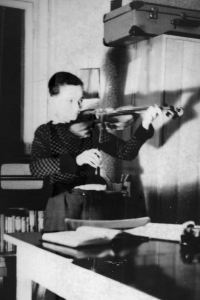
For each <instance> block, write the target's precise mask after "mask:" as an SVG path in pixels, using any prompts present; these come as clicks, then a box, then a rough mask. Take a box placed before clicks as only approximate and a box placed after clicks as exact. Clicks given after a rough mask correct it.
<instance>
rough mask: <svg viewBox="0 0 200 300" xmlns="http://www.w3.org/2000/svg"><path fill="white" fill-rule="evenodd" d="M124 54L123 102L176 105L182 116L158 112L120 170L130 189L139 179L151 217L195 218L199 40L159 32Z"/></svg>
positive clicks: (199, 202) (199, 166) (199, 189)
mask: <svg viewBox="0 0 200 300" xmlns="http://www.w3.org/2000/svg"><path fill="white" fill-rule="evenodd" d="M126 57H128V60H127V61H126V68H125V67H124V69H122V71H121V76H122V78H123V80H124V82H125V84H124V86H125V88H124V91H123V94H124V103H132V104H134V105H138V106H142V105H145V106H146V105H152V104H154V103H157V104H158V105H161V106H162V105H163V104H168V105H173V106H181V107H182V108H183V109H184V115H183V116H182V117H181V118H177V119H176V120H172V119H170V118H168V117H167V116H165V115H163V116H162V117H159V119H157V120H156V122H155V123H154V127H155V135H154V137H153V138H152V139H151V140H149V141H148V142H147V143H146V144H145V145H144V146H143V147H142V149H141V151H140V153H139V156H138V158H137V159H136V160H135V161H134V162H132V163H131V164H130V162H129V163H126V162H122V164H121V165H120V168H122V171H121V172H126V173H131V174H132V180H133V186H134V187H135V188H136V190H137V187H138V184H140V189H141V190H143V191H144V195H145V201H146V205H147V208H148V213H149V215H150V217H151V218H152V221H155V222H163V223H175V222H178V223H182V222H184V221H188V220H194V221H196V222H198V223H200V195H199V193H200V184H199V181H200V163H199V162H200V160H199V157H200V40H198V39H191V38H183V37H175V36H169V35H162V36H159V37H155V38H153V39H150V40H148V41H144V42H140V43H138V44H137V45H134V47H130V48H128V49H127V54H126ZM123 135H124V136H125V135H126V133H123ZM133 192H134V191H133Z"/></svg>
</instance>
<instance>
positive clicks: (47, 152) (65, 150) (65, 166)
mask: <svg viewBox="0 0 200 300" xmlns="http://www.w3.org/2000/svg"><path fill="white" fill-rule="evenodd" d="M69 126H70V123H68V124H67V123H65V124H56V125H54V124H53V123H52V122H48V123H47V124H43V125H41V126H39V127H38V128H37V130H36V131H35V136H34V141H33V144H32V152H31V161H30V170H31V173H32V175H33V176H35V177H37V178H44V177H46V176H49V177H50V182H51V183H53V184H55V183H63V184H65V185H66V190H67V186H70V187H74V186H76V185H80V184H84V182H85V179H86V178H87V176H89V175H91V174H94V171H95V169H94V168H92V167H90V166H88V165H86V164H85V165H83V166H78V165H77V163H76V160H75V158H76V156H77V155H79V154H80V153H82V152H83V151H85V150H89V149H92V148H98V149H99V150H102V151H104V152H105V153H107V154H109V155H111V156H113V157H115V158H119V159H123V160H133V159H134V158H135V157H136V156H137V154H138V152H139V149H140V148H141V146H142V145H143V144H144V142H145V141H146V140H147V139H149V138H151V137H152V135H153V127H152V126H151V127H150V129H149V130H146V129H144V128H143V127H142V126H140V127H139V128H138V129H137V130H136V132H135V134H134V135H133V136H132V137H131V138H130V139H129V140H128V141H124V140H122V139H119V138H117V137H116V136H115V135H113V134H111V133H109V132H107V131H106V130H103V132H102V135H101V143H99V142H98V140H99V129H98V128H97V127H96V128H95V129H94V130H93V132H92V135H91V137H87V138H79V137H77V136H76V135H74V134H73V133H72V132H71V131H69Z"/></svg>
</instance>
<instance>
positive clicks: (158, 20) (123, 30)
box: [103, 1, 200, 47]
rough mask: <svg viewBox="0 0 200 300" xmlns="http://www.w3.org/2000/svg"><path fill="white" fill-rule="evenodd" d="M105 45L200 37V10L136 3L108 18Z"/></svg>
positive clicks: (113, 13) (105, 25)
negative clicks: (173, 36)
mask: <svg viewBox="0 0 200 300" xmlns="http://www.w3.org/2000/svg"><path fill="white" fill-rule="evenodd" d="M103 21H104V45H105V46H110V47H117V46H127V45H130V44H134V43H137V42H139V41H141V40H145V39H148V38H151V37H155V36H157V35H161V34H171V35H178V36H185V37H194V38H200V11H196V10H188V9H184V8H180V7H174V6H166V5H160V4H153V3H145V2H143V1H132V2H130V3H129V4H127V5H124V6H122V7H120V8H117V9H115V10H113V11H111V12H109V13H107V14H105V15H104V19H103Z"/></svg>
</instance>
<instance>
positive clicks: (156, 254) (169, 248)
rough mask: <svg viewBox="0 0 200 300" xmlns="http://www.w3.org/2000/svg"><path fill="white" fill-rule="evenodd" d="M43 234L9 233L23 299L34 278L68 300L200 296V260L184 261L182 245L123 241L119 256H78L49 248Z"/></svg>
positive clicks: (28, 295)
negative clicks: (14, 251)
mask: <svg viewBox="0 0 200 300" xmlns="http://www.w3.org/2000/svg"><path fill="white" fill-rule="evenodd" d="M40 238H41V236H40V234H38V233H26V234H5V240H6V241H8V242H11V243H13V244H14V245H16V246H17V300H24V299H26V300H31V293H32V291H31V290H32V288H31V286H32V284H31V281H35V282H37V283H39V284H41V285H42V286H44V287H46V288H47V289H49V290H51V291H52V292H54V293H56V294H58V295H59V296H61V297H63V298H66V299H67V300H70V299H73V300H78V299H80V300H84V299H87V300H88V299H89V300H90V299H91V300H94V299H95V300H107V299H109V300H110V299H111V300H112V299H113V300H122V299H123V300H126V299H127V300H130V299H134V300H137V299H138V300H151V299H164V300H165V299H166V300H175V299H176V300H178V299H180V300H189V299H190V300H199V299H200V284H199V282H200V264H199V262H193V263H192V264H186V263H184V262H183V259H182V257H181V255H180V245H179V243H172V242H162V241H153V240H150V241H146V242H144V241H140V242H136V244H135V246H132V245H131V246H130V245H128V246H126V245H125V244H124V243H123V245H124V246H123V247H122V244H121V245H118V246H116V247H115V251H114V252H115V254H116V255H110V254H109V255H108V256H107V257H106V256H105V255H104V256H103V257H101V255H99V256H98V257H96V258H95V257H85V258H82V259H74V260H72V259H71V258H69V257H66V256H65V257H64V256H63V255H59V254H56V253H53V252H50V251H47V250H45V249H43V248H42V246H41V243H40V242H39V239H40ZM112 249H113V248H112ZM116 249H117V251H116ZM111 252H112V251H111ZM108 253H109V252H108Z"/></svg>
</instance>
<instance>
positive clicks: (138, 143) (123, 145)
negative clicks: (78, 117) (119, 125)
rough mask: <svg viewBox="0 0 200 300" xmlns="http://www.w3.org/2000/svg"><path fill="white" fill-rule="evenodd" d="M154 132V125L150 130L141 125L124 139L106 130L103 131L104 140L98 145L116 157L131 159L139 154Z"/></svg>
mask: <svg viewBox="0 0 200 300" xmlns="http://www.w3.org/2000/svg"><path fill="white" fill-rule="evenodd" d="M153 134H154V129H153V126H152V125H151V126H150V128H149V130H146V129H145V128H143V127H142V125H140V126H139V128H138V129H137V130H136V132H135V133H134V134H133V135H132V137H131V138H130V139H129V140H127V141H124V140H122V139H119V138H117V137H116V136H115V135H113V134H111V133H108V132H107V131H106V130H105V131H103V132H102V139H101V140H102V142H101V143H99V146H98V147H99V149H101V150H103V151H104V152H105V153H107V154H109V155H111V156H113V157H115V158H120V159H123V160H128V161H131V160H133V159H134V158H135V157H136V156H137V155H138V152H139V150H140V148H141V147H142V145H143V144H144V143H145V142H146V141H147V140H148V139H150V138H151V137H152V136H153Z"/></svg>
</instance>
